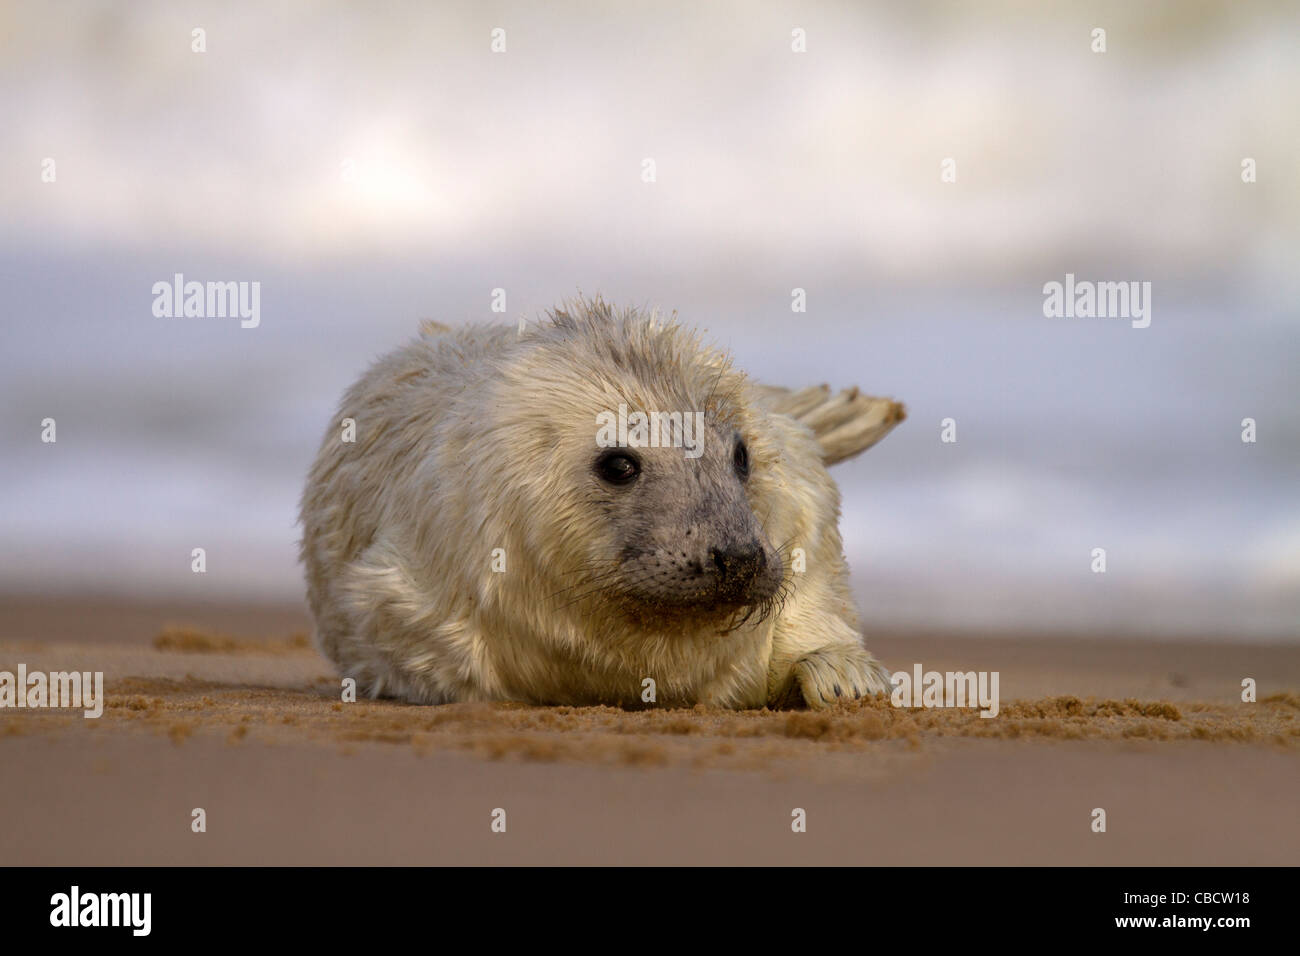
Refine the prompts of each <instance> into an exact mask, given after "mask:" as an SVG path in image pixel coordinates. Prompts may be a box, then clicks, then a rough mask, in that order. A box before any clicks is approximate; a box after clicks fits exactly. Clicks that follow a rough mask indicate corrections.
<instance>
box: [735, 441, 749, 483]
mask: <svg viewBox="0 0 1300 956" xmlns="http://www.w3.org/2000/svg"><path fill="white" fill-rule="evenodd" d="M732 460H733V461H735V463H736V474H738V475H739V476H740V480H741V481H744V480H745V479H746V478H748V477H749V449H748V448H746V447H745V443H744V441H742V440H741V439H737V440H736V452H735V454H734V455H733V456H732Z"/></svg>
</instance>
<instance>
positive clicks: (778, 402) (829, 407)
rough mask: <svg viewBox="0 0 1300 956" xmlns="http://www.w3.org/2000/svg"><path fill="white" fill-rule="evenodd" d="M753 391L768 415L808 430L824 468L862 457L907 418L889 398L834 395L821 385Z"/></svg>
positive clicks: (846, 393) (851, 393)
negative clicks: (819, 450)
mask: <svg viewBox="0 0 1300 956" xmlns="http://www.w3.org/2000/svg"><path fill="white" fill-rule="evenodd" d="M757 389H758V394H759V398H760V399H761V400H762V401H763V403H764V404H765V405H766V406H767V407H768V408H769V409H770V410H771V411H774V412H778V413H779V414H782V415H789V416H790V417H791V418H793V419H794V420H795V421H797V422H801V423H802V424H804V425H807V426H808V427H809V428H811V429H812V432H813V434H814V435H815V436H816V437H817V442H818V444H820V445H821V448H822V461H823V462H824V463H825V464H827V465H834V464H836V463H838V462H841V461H845V460H846V459H849V458H852V457H854V456H855V455H860V454H862V452H864V451H866V450H867V449H868V448H870V447H871V446H872V445H874V444H875V443H876V442H878V441H880V439H882V438H884V437H885V436H886V435H888V434H889V433H890V432H891V431H892V430H893V428H894V426H895V425H897V424H898V423H899V422H901V421H902V420H903V419H904V418H906V417H907V410H906V409H904V408H903V406H902V404H900V403H899V402H896V401H894V400H893V399H892V398H876V397H874V396H872V395H863V394H862V393H861V392H860V391H858V390H857V389H856V388H846V389H845V390H844V391H842V392H838V393H832V392H831V390H830V389H829V388H828V387H827V386H825V385H815V386H813V387H812V388H805V389H800V390H799V391H797V392H796V391H792V390H791V389H788V388H780V387H778V386H774V385H759V386H757Z"/></svg>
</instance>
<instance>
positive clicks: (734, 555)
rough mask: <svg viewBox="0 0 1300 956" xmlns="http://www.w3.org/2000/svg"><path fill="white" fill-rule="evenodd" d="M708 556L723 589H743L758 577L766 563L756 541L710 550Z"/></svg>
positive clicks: (760, 546)
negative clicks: (711, 560)
mask: <svg viewBox="0 0 1300 956" xmlns="http://www.w3.org/2000/svg"><path fill="white" fill-rule="evenodd" d="M709 556H710V557H711V558H713V566H714V568H716V569H717V572H718V580H719V582H720V583H721V585H722V586H723V587H725V588H743V587H746V586H748V585H749V584H750V583H751V582H752V581H753V580H754V578H756V577H758V575H759V573H760V572H761V571H762V570H763V567H764V565H766V563H767V558H766V557H765V556H764V554H763V546H762V545H761V544H760V543H759V542H757V541H747V542H745V543H743V544H732V545H728V546H727V547H725V548H711V549H710V550H709Z"/></svg>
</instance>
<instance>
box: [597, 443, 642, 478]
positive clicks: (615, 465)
mask: <svg viewBox="0 0 1300 956" xmlns="http://www.w3.org/2000/svg"><path fill="white" fill-rule="evenodd" d="M595 467H596V474H597V475H599V476H600V480H601V481H604V482H608V483H609V484H611V485H627V484H631V483H632V482H634V481H636V479H637V476H638V475H640V474H641V462H640V460H639V459H638V458H637V457H636V455H633V454H630V453H629V452H627V451H624V450H622V449H617V450H613V451H607V452H605V453H604V454H603V455H601V456H600V457H599V458H597V459H596V466H595Z"/></svg>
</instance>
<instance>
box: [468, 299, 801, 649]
mask: <svg viewBox="0 0 1300 956" xmlns="http://www.w3.org/2000/svg"><path fill="white" fill-rule="evenodd" d="M496 371H497V372H498V374H497V375H496V376H494V377H493V379H492V380H491V381H492V382H493V384H492V386H491V387H493V388H496V389H499V391H498V392H497V394H496V395H495V396H494V399H496V400H494V401H493V402H491V403H490V407H492V408H493V409H494V411H493V415H494V416H495V421H494V422H493V423H492V429H491V431H492V433H493V434H494V436H501V435H508V436H509V440H508V441H504V442H502V441H497V440H495V437H494V440H493V441H492V442H490V443H488V445H487V446H486V447H485V449H484V454H485V455H487V456H493V458H494V460H493V461H489V460H483V461H481V462H479V463H477V467H482V468H493V467H496V468H499V469H500V471H499V475H498V480H497V481H496V482H495V484H494V485H493V486H492V487H494V488H496V489H497V491H498V492H499V493H500V494H501V495H503V496H508V497H509V498H511V499H513V500H511V501H510V502H509V506H508V507H506V505H505V502H496V503H493V502H491V501H488V502H484V503H483V507H484V521H485V522H488V523H490V522H491V521H492V514H491V513H492V512H495V513H496V514H509V515H513V516H515V518H516V519H518V518H519V516H521V515H522V516H525V520H524V521H522V522H518V521H517V522H516V527H514V528H507V527H502V528H501V529H500V531H499V534H500V535H501V536H513V543H514V548H515V551H514V553H515V554H516V555H518V556H519V557H520V558H521V559H522V562H523V563H524V565H525V566H524V568H523V569H522V570H524V573H523V574H510V575H501V576H497V578H498V580H497V581H493V582H491V583H492V585H494V586H499V587H501V588H528V589H530V591H531V593H532V595H533V599H534V601H537V600H539V599H545V600H549V601H550V602H551V604H550V607H551V608H553V609H557V610H563V611H564V612H565V613H568V614H572V615H578V616H585V617H587V618H588V619H591V618H593V617H597V616H600V617H605V618H608V617H609V616H610V615H611V614H614V615H618V616H621V617H622V619H623V620H624V622H625V625H626V624H631V625H633V626H634V627H635V628H637V629H639V630H641V631H645V630H653V631H658V632H662V631H665V630H670V629H671V630H673V631H675V632H679V631H681V630H682V626H683V624H684V623H687V622H689V623H690V624H691V625H693V627H694V629H699V628H700V627H705V628H709V629H712V630H714V631H725V630H728V629H730V628H732V627H735V626H737V625H739V624H741V623H743V622H746V621H753V620H757V619H761V618H763V617H765V616H766V615H767V614H768V613H770V612H771V611H772V610H773V609H774V608H775V607H776V606H777V605H778V604H779V602H780V600H781V598H782V596H783V590H784V589H783V584H784V582H785V581H786V577H787V575H786V569H785V561H784V560H783V555H782V553H781V550H780V546H781V545H782V544H783V543H784V542H783V541H782V540H780V539H779V538H778V537H775V536H774V533H773V530H774V529H773V527H771V526H770V525H769V522H768V520H767V519H768V518H769V516H770V515H771V513H772V512H773V511H774V510H776V505H777V503H778V502H777V499H776V496H777V495H779V494H780V486H781V484H782V480H781V478H780V476H779V474H777V472H778V470H779V469H778V468H777V467H776V466H777V465H778V464H779V461H780V459H781V454H780V447H779V443H778V442H776V441H774V436H773V435H772V434H771V432H770V429H769V428H768V427H767V416H766V414H765V413H764V412H762V411H761V409H759V408H758V406H757V404H756V403H755V402H753V401H751V400H750V399H749V396H748V394H747V391H746V390H747V389H748V388H749V383H748V382H747V381H746V379H745V377H744V375H743V373H740V372H738V371H736V370H734V369H733V368H732V367H731V365H730V362H729V360H728V359H727V358H726V357H725V356H724V355H723V354H721V353H719V352H717V351H715V350H713V349H711V348H708V347H705V346H703V345H702V344H701V342H700V340H699V339H698V337H697V336H696V335H694V334H693V333H690V332H688V331H686V330H684V329H682V328H681V327H679V326H678V325H676V323H675V322H671V321H664V320H662V319H659V318H657V317H655V316H653V315H642V314H638V313H634V312H628V313H623V314H615V313H613V311H612V310H611V309H610V308H609V307H608V306H607V305H605V304H604V303H603V302H600V301H599V300H597V301H595V302H582V303H578V304H577V305H575V306H569V307H566V309H565V310H563V311H557V312H555V313H552V315H551V317H550V321H548V322H545V323H543V324H541V325H540V326H537V327H535V328H532V329H529V330H527V331H526V332H525V333H524V334H523V336H522V337H521V338H520V341H519V344H518V348H517V349H514V350H512V355H511V358H510V360H509V361H508V363H507V364H506V365H505V367H504V368H499V369H497V370H496ZM521 396H526V400H524V401H520V398H521ZM476 485H477V486H478V487H486V485H484V484H481V483H476ZM520 499H523V500H520ZM778 524H779V522H778ZM776 530H777V531H779V530H780V529H779V528H777V529H776ZM515 567H519V565H516V566H515ZM501 579H506V580H501ZM518 596H519V595H518V594H516V595H515V597H516V598H517V597H518ZM503 603H504V602H503ZM509 603H510V604H511V605H512V606H515V607H518V606H519V603H518V601H517V600H511V601H510V602H509ZM593 612H594V613H593ZM688 629H690V628H688Z"/></svg>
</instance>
